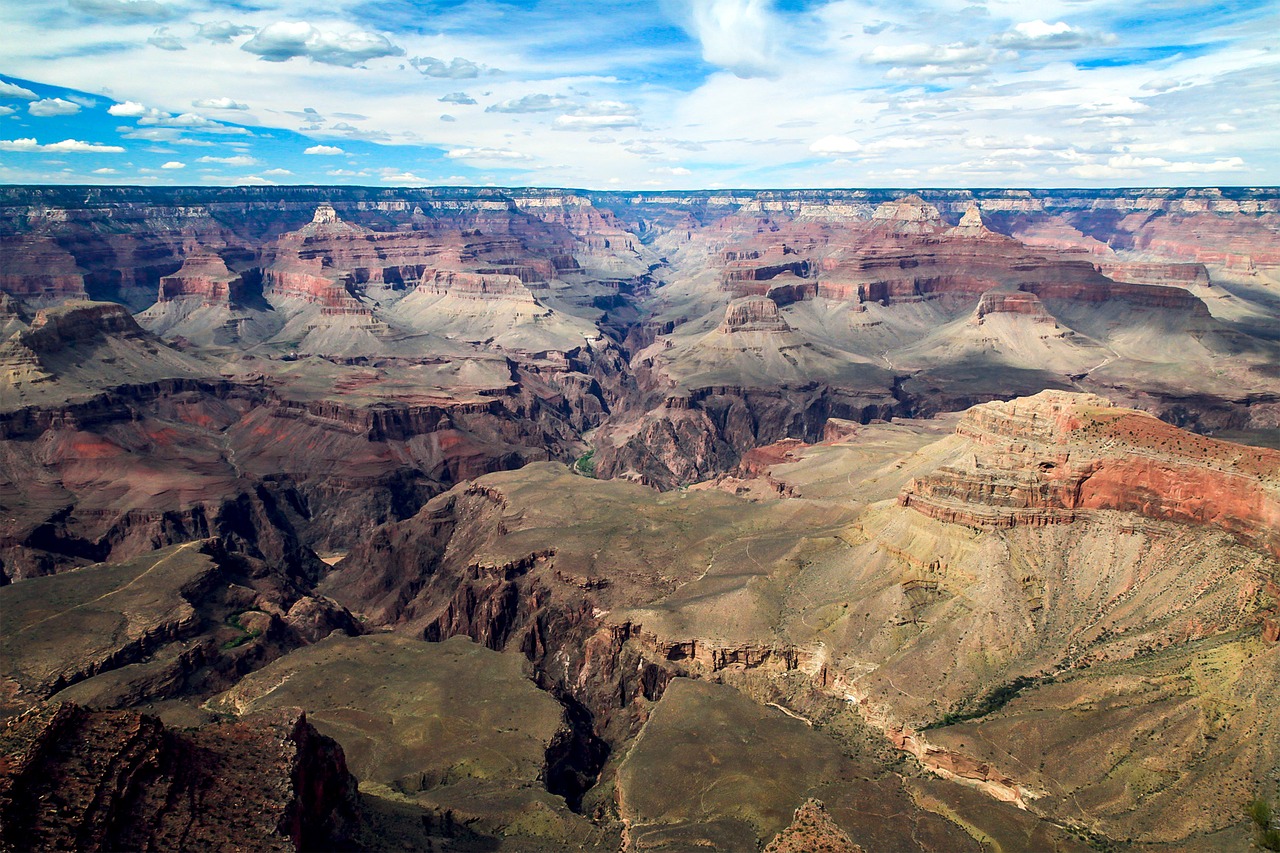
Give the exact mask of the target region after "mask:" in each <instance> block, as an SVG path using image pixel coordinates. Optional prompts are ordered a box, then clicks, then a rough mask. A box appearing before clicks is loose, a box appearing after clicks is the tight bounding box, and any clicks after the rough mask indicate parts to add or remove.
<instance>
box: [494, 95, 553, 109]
mask: <svg viewBox="0 0 1280 853" xmlns="http://www.w3.org/2000/svg"><path fill="white" fill-rule="evenodd" d="M568 105H569V99H568V98H566V97H564V96H563V95H525V96H524V97H523V98H508V99H507V100H505V101H499V102H498V103H496V104H490V105H489V106H487V107H485V108H484V111H485V112H487V113H545V112H550V111H551V110H559V109H564V108H565V107H567V106H568Z"/></svg>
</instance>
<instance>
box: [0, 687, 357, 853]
mask: <svg viewBox="0 0 1280 853" xmlns="http://www.w3.org/2000/svg"><path fill="white" fill-rule="evenodd" d="M355 812H356V783H355V779H354V778H353V777H352V776H351V775H350V774H349V773H348V772H347V768H346V761H345V759H344V757H343V754H342V749H341V747H339V746H338V745H337V744H336V743H335V742H334V741H332V740H330V739H329V738H326V737H323V736H322V735H320V734H318V733H317V732H316V731H315V729H313V728H312V727H311V725H310V724H308V723H307V721H306V717H305V716H304V715H302V714H301V713H299V712H298V711H297V710H296V709H295V710H294V711H292V712H289V711H277V712H270V713H267V714H262V715H258V716H256V717H253V718H247V719H245V720H244V721H240V722H234V723H222V724H217V725H212V726H206V727H204V728H201V729H197V730H194V731H186V732H178V731H174V730H171V729H168V728H166V727H165V726H164V725H163V724H162V723H161V722H160V721H159V720H157V719H155V718H154V717H149V716H146V715H143V714H138V713H136V712H133V711H88V710H85V709H83V708H80V707H79V706H76V705H69V704H61V705H57V706H53V707H49V708H44V709H40V710H37V711H32V712H29V713H27V714H25V715H23V716H21V717H18V718H17V719H15V720H12V721H10V722H9V723H8V724H7V725H6V726H5V727H4V729H3V730H0V844H2V845H3V847H4V849H6V850H36V849H42V850H72V849H74V850H144V849H148V850H150V849H171V850H172V849H219V850H304V849H316V848H324V847H332V846H333V845H335V844H341V843H342V836H343V834H344V832H345V831H346V830H347V829H348V828H349V827H350V826H352V825H353V824H352V821H353V819H354V817H355Z"/></svg>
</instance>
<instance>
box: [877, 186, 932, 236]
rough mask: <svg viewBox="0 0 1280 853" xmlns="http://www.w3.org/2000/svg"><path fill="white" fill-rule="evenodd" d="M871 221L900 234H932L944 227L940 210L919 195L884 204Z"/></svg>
mask: <svg viewBox="0 0 1280 853" xmlns="http://www.w3.org/2000/svg"><path fill="white" fill-rule="evenodd" d="M871 220H872V222H874V223H876V224H877V225H882V226H888V227H890V228H891V229H892V230H893V231H894V232H895V233H898V234H932V233H933V232H935V231H937V230H938V229H940V228H941V227H942V226H943V222H942V214H941V213H939V212H938V208H936V207H934V206H933V205H932V204H929V202H927V201H925V200H924V199H922V198H920V196H918V195H907V196H903V197H902V198H900V199H896V200H894V201H886V202H884V203H882V204H881V205H880V206H879V207H877V208H876V210H875V213H873V214H871Z"/></svg>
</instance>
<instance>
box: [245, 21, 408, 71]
mask: <svg viewBox="0 0 1280 853" xmlns="http://www.w3.org/2000/svg"><path fill="white" fill-rule="evenodd" d="M240 49H241V50H245V51H248V52H249V53H252V54H256V55H257V56H258V57H260V58H261V59H264V60H266V61H267V62H285V61H287V60H290V59H297V58H302V57H306V58H308V59H310V60H311V61H313V62H321V63H324V64H325V65H340V66H342V67H344V68H353V67H355V66H357V65H360V64H361V63H363V62H367V61H369V60H370V59H380V58H382V57H387V56H403V55H404V48H401V47H398V46H397V45H394V44H392V43H391V41H390V40H389V39H388V38H387V37H386V36H384V35H381V34H379V33H371V32H366V31H364V30H355V31H352V32H345V33H339V32H328V31H324V30H319V29H316V28H315V27H313V26H312V25H311V24H309V23H307V22H306V21H280V22H278V23H274V24H271V25H270V26H267V27H263V28H262V29H260V30H258V32H257V34H256V35H254V37H253V38H251V39H249V40H248V41H247V42H245V43H244V44H242V45H241V46H240Z"/></svg>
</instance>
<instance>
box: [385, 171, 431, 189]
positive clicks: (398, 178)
mask: <svg viewBox="0 0 1280 853" xmlns="http://www.w3.org/2000/svg"><path fill="white" fill-rule="evenodd" d="M382 182H383V183H384V184H398V185H400V186H418V187H420V186H425V185H426V184H429V183H431V182H430V181H428V180H427V179H426V178H423V177H419V176H418V175H415V174H413V172H394V173H392V174H389V175H383V176H382Z"/></svg>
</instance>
